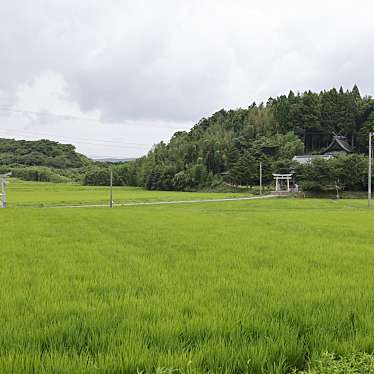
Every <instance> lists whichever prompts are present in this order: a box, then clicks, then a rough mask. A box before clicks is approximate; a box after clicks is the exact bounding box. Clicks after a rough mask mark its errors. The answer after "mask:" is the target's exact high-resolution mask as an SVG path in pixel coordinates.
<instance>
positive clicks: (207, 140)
mask: <svg viewBox="0 0 374 374" xmlns="http://www.w3.org/2000/svg"><path fill="white" fill-rule="evenodd" d="M373 129H374V100H373V99H372V98H370V97H362V96H361V94H360V92H359V89H358V88H357V87H356V86H355V87H353V89H352V90H351V91H344V90H343V89H342V88H340V90H336V89H334V88H333V89H331V90H329V91H322V92H320V93H313V92H311V91H308V92H304V93H303V94H294V93H293V92H292V91H291V92H290V93H289V94H288V95H287V96H286V95H283V96H280V97H277V98H275V99H273V98H270V99H269V100H268V101H267V103H266V104H260V105H257V104H255V103H254V104H252V105H251V106H249V107H248V108H247V109H236V110H229V111H226V110H220V111H219V112H217V113H215V114H213V115H212V116H211V117H209V118H203V119H202V120H200V121H199V123H197V124H196V125H195V126H194V127H193V128H192V129H191V131H189V132H177V133H175V134H174V136H173V137H172V139H171V141H170V142H169V143H168V144H165V143H160V144H158V145H157V146H155V147H154V148H153V149H152V150H151V151H150V152H149V153H148V155H147V156H145V157H143V158H141V159H139V160H137V161H136V162H134V163H130V164H129V165H128V166H127V167H126V168H125V169H122V171H121V173H122V180H126V182H127V183H128V184H133V185H138V186H144V187H146V188H148V189H163V190H190V189H200V188H207V187H208V188H211V187H215V186H217V185H220V184H222V182H223V181H224V180H225V181H226V182H228V183H230V184H233V185H238V184H241V185H243V184H245V185H251V184H257V183H258V167H259V162H260V161H261V162H262V164H263V166H264V168H263V170H264V182H265V183H270V182H271V180H272V176H271V173H272V172H285V171H288V170H290V168H295V167H298V166H297V165H293V163H292V158H293V156H295V155H297V154H303V153H304V152H306V153H315V154H318V153H319V152H321V151H322V150H323V149H324V148H325V147H327V145H328V144H329V142H330V141H331V138H332V137H333V135H334V134H340V135H344V136H346V137H347V139H348V140H349V142H350V144H351V145H352V146H353V147H354V149H355V154H354V155H351V156H349V157H348V158H349V160H348V161H349V162H346V161H342V160H333V161H332V162H330V163H327V162H326V163H318V162H316V163H315V164H316V165H313V167H314V166H315V167H317V169H318V170H307V169H308V167H305V168H304V169H303V170H298V174H299V176H300V178H301V179H305V178H306V179H308V178H309V181H312V182H314V181H315V178H316V177H317V179H318V178H319V179H318V184H319V185H324V184H326V185H328V184H337V183H341V184H344V186H343V187H344V188H345V187H348V185H347V184H349V183H348V180H347V175H346V174H347V172H348V175H349V171H346V170H341V165H348V164H349V165H350V167H354V168H356V169H357V168H358V169H359V175H357V178H356V179H357V181H358V182H357V183H356V184H355V185H354V186H349V188H353V189H361V188H364V184H365V183H364V179H365V168H366V167H365V168H364V167H363V165H365V162H364V159H363V156H359V155H360V154H362V153H366V152H367V134H368V132H369V130H373ZM310 167H311V166H310ZM310 167H309V169H310ZM321 168H322V169H323V170H322V169H321ZM299 169H300V168H299ZM330 169H333V170H330ZM338 169H339V170H338ZM310 178H312V179H310ZM344 178H345V180H344V183H343V182H341V181H342V180H343V179H344Z"/></svg>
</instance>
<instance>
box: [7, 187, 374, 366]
mask: <svg viewBox="0 0 374 374" xmlns="http://www.w3.org/2000/svg"><path fill="white" fill-rule="evenodd" d="M55 186H56V188H57V189H58V188H61V191H60V193H61V194H60V193H59V194H58V195H59V196H60V197H59V199H60V200H57V198H56V200H54V199H55V198H54V197H53V196H54V195H53V191H52V192H50V193H49V195H48V193H47V195H45V196H44V197H45V200H44V202H48V203H51V202H54V203H56V202H61V201H69V202H71V201H72V199H74V198H75V196H77V195H75V193H76V194H79V193H80V192H74V188H75V187H76V188H77V189H78V190H79V188H80V187H79V186H75V187H72V190H69V189H67V190H66V192H65V195H66V196H65V197H63V193H64V192H63V190H62V189H63V188H62V187H61V186H60V185H55ZM31 187H32V186H31ZM48 188H51V190H52V187H48ZM34 190H35V189H34ZM9 191H10V192H9V200H10V206H13V207H16V206H17V203H22V204H24V203H25V202H26V200H27V199H28V200H27V202H29V203H33V204H34V202H35V201H36V199H35V198H34V199H35V200H33V201H31V198H30V197H31V193H30V195H28V193H27V192H24V194H23V195H22V192H21V191H18V192H16V191H14V194H13V196H12V193H11V191H12V190H11V189H9ZM17 193H18V197H17ZM40 193H42V192H40ZM137 193H139V195H143V197H144V195H145V194H147V193H148V192H146V191H141V190H140V191H135V190H131V191H130V190H129V192H128V194H129V195H131V194H133V195H132V196H131V199H136V197H137V196H136V195H137ZM152 193H153V194H154V197H152V198H158V197H159V196H162V193H159V192H152ZM165 194H167V193H165ZM86 195H87V192H86ZM22 196H23V200H22ZM27 196H29V197H27ZM61 196H62V198H61ZM82 196H83V192H82ZM143 197H138V198H139V199H142V198H143ZM17 198H19V200H18V201H17ZM91 198H92V197H91V196H88V197H86V201H92V200H90V199H91ZM123 198H124V199H126V190H124V191H123ZM160 198H161V197H160ZM173 198H175V196H173ZM77 199H78V198H77ZM94 199H95V201H97V200H96V199H97V197H95V198H94ZM129 199H130V198H129ZM183 199H185V196H184V197H183ZM0 221H1V222H0V223H1V224H0V239H1V242H0V244H1V246H0V282H1V287H0V300H1V308H0V323H1V330H0V372H1V373H156V372H157V373H208V372H209V373H289V372H292V370H294V369H296V370H305V369H306V367H307V365H308V363H309V362H312V361H313V360H316V359H318V358H319V357H322V356H323V354H324V353H325V352H330V353H333V354H334V355H337V356H339V355H341V356H343V357H344V356H348V355H352V354H355V353H357V352H366V353H369V354H372V353H373V351H374V301H373V300H374V287H373V279H374V234H373V227H374V213H373V212H371V211H369V210H368V209H367V208H366V205H365V201H363V200H341V201H332V200H314V199H313V200H312V199H311V200H301V199H274V200H263V201H237V202H225V203H209V204H204V203H202V204H193V205H192V204H186V205H175V206H174V205H168V206H152V207H150V206H138V207H126V208H115V209H112V210H110V209H96V208H90V209H89V208H82V209H74V210H71V209H30V208H14V209H12V208H10V209H6V210H0Z"/></svg>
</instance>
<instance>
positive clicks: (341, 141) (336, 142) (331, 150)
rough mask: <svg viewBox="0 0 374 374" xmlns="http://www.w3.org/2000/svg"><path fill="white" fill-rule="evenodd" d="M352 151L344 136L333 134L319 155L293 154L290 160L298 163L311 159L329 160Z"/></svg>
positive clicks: (309, 161)
mask: <svg viewBox="0 0 374 374" xmlns="http://www.w3.org/2000/svg"><path fill="white" fill-rule="evenodd" d="M352 152H353V148H352V147H351V145H350V144H349V143H348V141H347V138H346V137H345V136H341V135H334V137H333V139H332V141H331V143H330V144H329V145H328V146H327V147H326V148H325V149H324V150H323V151H322V153H321V154H320V155H301V156H295V157H294V158H293V159H292V160H293V161H296V162H297V163H299V164H309V163H311V162H312V161H313V160H321V159H322V160H330V159H331V158H333V157H335V156H337V155H346V154H349V153H352Z"/></svg>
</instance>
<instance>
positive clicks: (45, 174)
mask: <svg viewBox="0 0 374 374" xmlns="http://www.w3.org/2000/svg"><path fill="white" fill-rule="evenodd" d="M11 170H12V176H13V177H16V178H19V179H23V180H26V181H33V182H53V183H64V182H69V181H70V179H69V178H67V177H64V176H61V175H59V174H57V173H55V172H54V171H53V170H51V169H49V168H47V167H43V166H30V167H26V168H12V169H11Z"/></svg>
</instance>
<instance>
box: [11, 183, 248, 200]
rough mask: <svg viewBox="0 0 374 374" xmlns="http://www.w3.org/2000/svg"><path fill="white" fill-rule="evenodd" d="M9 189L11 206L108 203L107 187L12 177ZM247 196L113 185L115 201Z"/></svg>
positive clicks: (243, 194)
mask: <svg viewBox="0 0 374 374" xmlns="http://www.w3.org/2000/svg"><path fill="white" fill-rule="evenodd" d="M7 190H8V206H9V207H15V206H18V207H20V206H51V205H69V204H73V205H86V204H107V203H108V200H109V188H108V187H96V186H81V185H78V184H65V183H58V184H56V183H47V182H40V183H35V182H25V181H20V180H16V179H11V180H10V183H9V185H8V188H7ZM246 195H248V194H245V193H211V192H176V191H147V190H145V189H143V188H138V187H113V200H114V202H115V203H130V202H139V201H148V202H149V201H174V200H195V199H214V198H223V197H237V196H241V197H242V196H246Z"/></svg>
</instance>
